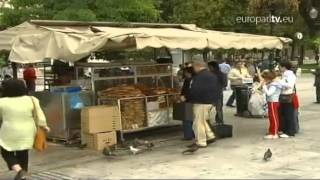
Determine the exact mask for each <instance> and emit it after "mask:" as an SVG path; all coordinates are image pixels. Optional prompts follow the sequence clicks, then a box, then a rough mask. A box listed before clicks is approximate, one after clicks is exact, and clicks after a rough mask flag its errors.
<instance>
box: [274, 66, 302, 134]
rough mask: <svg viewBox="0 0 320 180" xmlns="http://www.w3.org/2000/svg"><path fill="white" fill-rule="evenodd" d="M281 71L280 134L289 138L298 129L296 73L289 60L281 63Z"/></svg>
mask: <svg viewBox="0 0 320 180" xmlns="http://www.w3.org/2000/svg"><path fill="white" fill-rule="evenodd" d="M279 67H280V71H281V72H282V78H281V80H280V83H281V85H282V91H281V95H280V97H279V101H280V119H281V125H280V127H281V130H282V132H283V133H281V134H280V137H282V138H288V137H289V136H294V135H295V134H296V130H297V128H296V127H297V126H298V125H297V123H298V122H297V120H296V117H295V107H294V102H293V100H294V96H295V84H296V79H297V78H296V75H295V74H294V72H293V71H292V64H291V63H290V62H289V61H284V62H281V63H280V66H279Z"/></svg>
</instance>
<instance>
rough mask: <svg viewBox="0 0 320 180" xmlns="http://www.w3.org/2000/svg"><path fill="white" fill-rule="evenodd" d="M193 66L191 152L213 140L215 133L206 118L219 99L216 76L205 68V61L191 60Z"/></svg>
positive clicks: (190, 91) (190, 100)
mask: <svg viewBox="0 0 320 180" xmlns="http://www.w3.org/2000/svg"><path fill="white" fill-rule="evenodd" d="M193 68H194V72H195V74H196V75H195V76H194V77H193V79H192V81H191V85H190V89H189V102H190V103H192V104H193V113H194V122H193V131H194V133H195V140H196V142H195V144H193V145H191V146H189V147H190V151H191V152H194V151H196V150H197V149H198V148H203V147H206V146H207V145H208V144H210V143H213V142H215V135H214V134H213V132H212V130H211V128H210V126H209V124H208V122H207V120H208V119H209V116H210V115H209V114H210V113H211V112H212V110H214V106H215V104H216V103H217V102H218V100H219V95H220V93H219V92H220V91H219V90H220V88H221V87H219V83H218V78H217V76H216V75H214V74H213V73H211V72H210V71H209V70H208V69H207V64H206V63H205V62H203V61H195V62H193Z"/></svg>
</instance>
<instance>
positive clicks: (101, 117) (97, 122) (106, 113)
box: [81, 106, 121, 134]
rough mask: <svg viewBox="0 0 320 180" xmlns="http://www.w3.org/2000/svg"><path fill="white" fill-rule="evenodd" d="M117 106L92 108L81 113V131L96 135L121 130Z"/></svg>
mask: <svg viewBox="0 0 320 180" xmlns="http://www.w3.org/2000/svg"><path fill="white" fill-rule="evenodd" d="M120 123H121V122H120V113H119V110H118V107H117V106H92V107H86V108H83V109H82V111H81V131H83V132H84V133H88V134H95V133H101V132H108V131H117V130H120V129H121V126H120Z"/></svg>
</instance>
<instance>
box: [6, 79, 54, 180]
mask: <svg viewBox="0 0 320 180" xmlns="http://www.w3.org/2000/svg"><path fill="white" fill-rule="evenodd" d="M34 112H37V113H36V114H35V115H33V113H34ZM0 115H1V117H2V125H1V128H0V149H1V155H2V157H3V159H4V160H5V162H6V163H7V165H8V168H9V170H13V171H15V172H16V173H17V175H16V177H15V179H17V180H19V179H26V176H27V172H28V162H29V155H28V152H29V150H30V149H32V148H33V145H34V140H35V134H36V131H37V128H36V125H35V119H34V118H33V117H34V116H37V119H38V125H39V126H40V127H43V128H44V129H45V130H46V131H49V128H48V126H47V123H46V118H45V116H44V113H43V111H42V110H41V107H40V104H39V100H38V99H37V98H35V97H30V96H27V88H26V86H25V83H24V82H23V81H21V80H7V81H5V82H4V83H3V97H2V98H0Z"/></svg>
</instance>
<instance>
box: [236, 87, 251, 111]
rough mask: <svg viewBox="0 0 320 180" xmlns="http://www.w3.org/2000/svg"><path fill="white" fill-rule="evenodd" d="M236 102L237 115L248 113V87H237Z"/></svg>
mask: <svg viewBox="0 0 320 180" xmlns="http://www.w3.org/2000/svg"><path fill="white" fill-rule="evenodd" d="M235 91H236V102H237V115H239V116H241V115H242V114H243V112H245V111H248V103H249V99H250V90H249V87H248V86H237V87H235Z"/></svg>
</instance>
